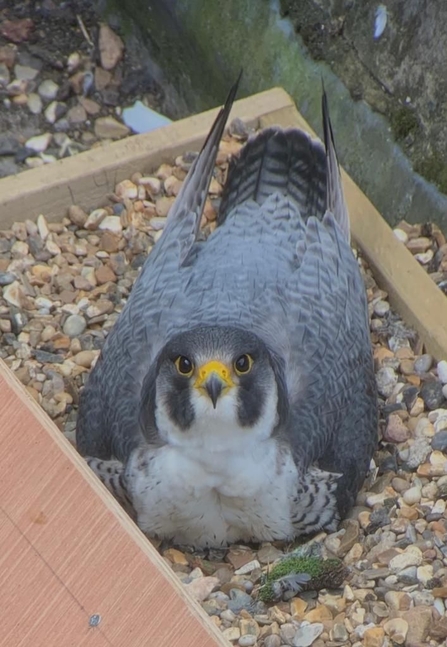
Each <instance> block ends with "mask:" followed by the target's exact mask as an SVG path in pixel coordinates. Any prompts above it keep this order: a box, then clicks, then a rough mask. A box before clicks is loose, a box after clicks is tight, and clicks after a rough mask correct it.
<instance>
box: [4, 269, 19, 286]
mask: <svg viewBox="0 0 447 647" xmlns="http://www.w3.org/2000/svg"><path fill="white" fill-rule="evenodd" d="M16 280H17V277H16V276H15V274H12V272H0V286H4V285H9V284H10V283H13V282H14V281H16Z"/></svg>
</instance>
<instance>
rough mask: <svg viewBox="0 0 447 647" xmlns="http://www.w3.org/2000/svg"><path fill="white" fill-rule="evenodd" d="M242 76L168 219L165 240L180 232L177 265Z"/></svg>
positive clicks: (192, 235)
mask: <svg viewBox="0 0 447 647" xmlns="http://www.w3.org/2000/svg"><path fill="white" fill-rule="evenodd" d="M241 74H242V72H241ZM241 74H240V75H239V77H238V79H237V81H236V83H235V84H234V85H233V87H232V88H231V90H230V92H229V93H228V97H227V99H226V101H225V105H224V106H223V107H222V108H221V109H220V111H219V114H218V115H217V117H216V120H215V121H214V124H213V125H212V127H211V130H210V132H209V134H208V137H207V138H206V140H205V143H204V144H203V147H202V150H201V151H200V153H199V155H198V156H197V157H196V159H195V160H194V162H193V164H192V166H191V168H190V170H189V172H188V175H187V176H186V178H185V181H184V182H183V185H182V188H181V190H180V192H179V194H178V196H177V199H176V201H175V203H174V205H173V206H172V208H171V210H170V213H169V216H168V222H167V223H166V228H165V235H164V237H165V239H166V238H167V236H166V234H167V232H168V228H169V229H171V228H172V227H176V226H177V225H180V227H181V228H182V229H181V233H180V235H179V241H180V258H179V262H180V265H183V264H184V263H185V262H186V259H187V257H188V254H189V252H190V251H191V248H192V246H193V245H194V243H195V241H196V239H197V235H198V233H199V229H200V220H201V217H202V213H203V209H204V207H205V201H206V198H207V194H208V189H209V185H210V182H211V179H212V177H213V171H214V165H215V162H216V157H217V152H218V150H219V143H220V140H221V138H222V135H223V132H224V129H225V125H226V123H227V120H228V117H229V114H230V112H231V108H232V106H233V102H234V99H235V97H236V93H237V89H238V86H239V81H240V78H241Z"/></svg>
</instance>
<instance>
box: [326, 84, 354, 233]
mask: <svg viewBox="0 0 447 647" xmlns="http://www.w3.org/2000/svg"><path fill="white" fill-rule="evenodd" d="M322 112H323V132H324V145H325V149H326V160H327V172H326V195H327V205H326V206H327V210H328V211H330V212H331V213H332V214H333V216H334V218H335V220H336V222H337V223H338V225H339V227H340V229H341V230H342V232H343V234H344V235H345V236H346V239H347V240H348V241H349V240H350V226H349V215H348V209H347V207H346V203H345V199H344V195H343V185H342V181H341V174H340V167H339V165H338V159H337V152H336V150H335V142H334V133H333V132H332V124H331V120H330V117H329V106H328V101H327V96H326V92H325V91H324V89H323V97H322Z"/></svg>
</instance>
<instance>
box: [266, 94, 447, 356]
mask: <svg viewBox="0 0 447 647" xmlns="http://www.w3.org/2000/svg"><path fill="white" fill-rule="evenodd" d="M329 101H330V97H329ZM273 124H277V125H280V126H283V127H287V126H298V127H299V128H302V129H303V130H305V131H307V132H308V133H310V134H311V135H312V137H316V135H315V132H314V131H313V130H312V128H311V127H310V126H309V124H308V123H307V122H306V121H305V119H303V117H302V116H301V115H300V113H299V112H298V111H297V109H296V107H295V106H286V107H285V108H283V109H282V110H281V111H278V112H277V113H275V114H274V115H265V116H263V117H261V118H260V125H261V126H262V127H266V126H271V125H273ZM335 144H337V133H335ZM342 178H343V185H344V190H345V196H346V201H347V204H348V210H349V216H350V221H351V234H352V239H353V242H354V244H356V245H357V246H358V247H359V249H360V250H361V252H362V254H363V256H364V257H365V259H366V260H367V261H368V264H369V266H370V267H371V269H372V271H373V273H374V278H375V279H376V280H377V283H378V284H379V286H380V287H381V288H383V289H384V290H386V291H387V292H388V294H389V300H390V303H391V305H392V307H393V308H394V309H395V310H396V311H397V312H398V313H399V314H400V315H401V316H402V318H403V319H404V321H405V322H406V323H407V324H409V325H410V326H412V327H413V328H414V329H415V330H416V331H417V332H418V333H419V335H420V337H421V338H422V340H423V341H424V344H425V347H426V350H427V352H429V353H431V354H432V355H433V356H434V357H435V358H436V359H438V360H441V359H447V298H446V297H445V295H444V294H443V293H442V292H441V290H440V289H439V288H438V287H437V286H436V284H435V283H434V281H432V279H431V278H430V277H429V276H428V275H427V273H426V272H425V271H424V270H423V269H422V268H421V266H420V265H419V264H418V262H417V261H416V260H415V259H414V258H413V256H412V254H411V252H409V251H408V249H407V248H406V247H405V245H403V244H402V243H401V242H400V241H399V240H397V238H396V237H395V236H394V234H393V232H392V229H391V227H390V226H389V225H388V223H387V222H386V221H385V220H384V219H383V218H382V216H381V215H380V213H379V212H378V211H377V209H376V208H375V207H374V205H373V204H372V203H371V202H370V201H369V200H368V198H367V197H366V196H365V194H364V193H363V192H362V191H361V190H360V189H359V187H358V186H357V185H356V184H355V182H354V181H353V180H352V179H351V178H350V177H349V175H348V174H347V173H345V172H344V171H343V170H342Z"/></svg>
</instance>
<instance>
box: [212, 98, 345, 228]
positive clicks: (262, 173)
mask: <svg viewBox="0 0 447 647" xmlns="http://www.w3.org/2000/svg"><path fill="white" fill-rule="evenodd" d="M322 113H323V131H324V144H325V146H324V148H323V146H322V145H321V143H320V142H318V141H316V140H313V139H311V138H310V137H309V135H307V134H306V133H305V132H303V131H301V130H299V129H297V128H288V129H282V128H279V127H275V126H273V127H271V128H267V129H266V130H264V131H262V132H261V133H259V134H258V135H255V136H254V137H252V138H250V139H249V140H248V142H247V143H246V145H245V147H244V148H243V149H242V151H241V152H240V154H239V156H238V157H236V158H234V159H233V160H232V162H231V164H230V168H229V172H228V179H227V182H226V185H225V189H224V193H223V196H222V202H221V206H220V211H219V217H218V224H221V223H222V222H224V220H225V219H226V217H227V216H228V214H229V213H230V212H231V211H232V210H233V209H234V208H235V207H237V205H239V204H242V203H243V202H245V201H246V200H254V201H255V202H257V203H258V204H259V205H262V204H263V203H264V202H265V200H266V199H267V198H268V197H269V195H271V194H272V193H275V192H277V193H281V194H282V195H286V196H288V197H290V198H292V199H293V200H294V202H295V203H296V205H297V207H298V209H299V212H300V214H301V217H302V218H303V220H304V221H307V219H308V218H309V217H310V216H315V217H316V218H317V219H319V220H322V218H323V216H324V214H325V213H326V211H330V212H331V213H332V214H333V216H334V218H335V220H336V222H337V224H338V225H339V227H340V229H341V230H342V232H343V234H344V236H345V237H346V239H347V240H348V241H349V238H350V228H349V216H348V211H347V208H346V203H345V200H344V196H343V186H342V181H341V174H340V168H339V165H338V159H337V153H336V150H335V143H334V135H333V132H332V125H331V121H330V117H329V108H328V101H327V96H326V93H325V92H324V90H323V97H322Z"/></svg>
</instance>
